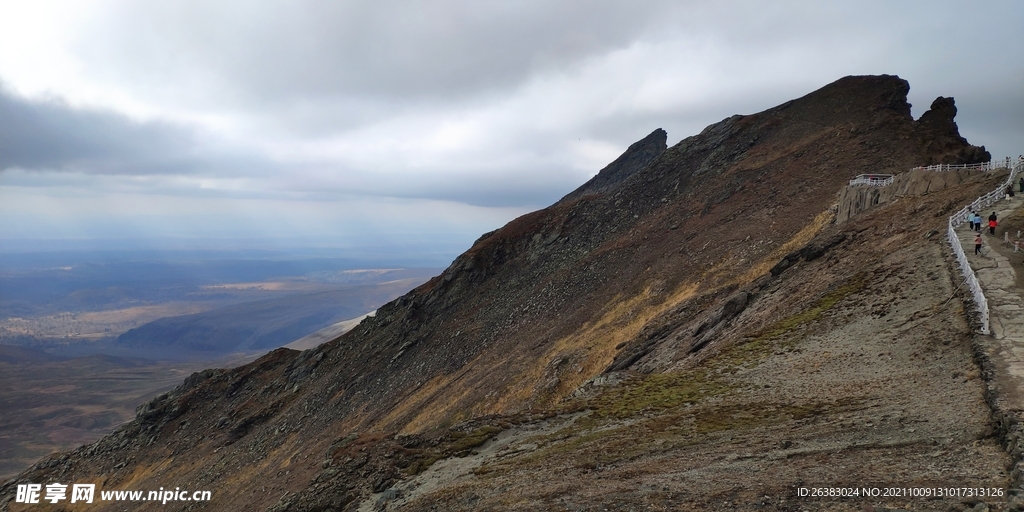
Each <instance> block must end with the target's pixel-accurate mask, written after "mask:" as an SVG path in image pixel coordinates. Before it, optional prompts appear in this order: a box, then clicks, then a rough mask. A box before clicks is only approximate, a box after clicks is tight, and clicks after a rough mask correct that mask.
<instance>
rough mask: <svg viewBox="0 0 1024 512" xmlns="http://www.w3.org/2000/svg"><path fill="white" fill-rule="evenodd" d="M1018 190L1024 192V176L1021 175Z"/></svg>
mask: <svg viewBox="0 0 1024 512" xmlns="http://www.w3.org/2000/svg"><path fill="white" fill-rule="evenodd" d="M1020 191H1021V192H1024V177H1021V179H1020Z"/></svg>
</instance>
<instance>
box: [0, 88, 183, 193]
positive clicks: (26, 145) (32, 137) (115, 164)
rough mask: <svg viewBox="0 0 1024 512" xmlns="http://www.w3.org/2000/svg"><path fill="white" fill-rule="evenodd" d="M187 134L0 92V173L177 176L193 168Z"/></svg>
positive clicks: (173, 128)
mask: <svg viewBox="0 0 1024 512" xmlns="http://www.w3.org/2000/svg"><path fill="white" fill-rule="evenodd" d="M195 145H196V141H195V136H194V133H193V132H192V131H191V130H188V129H185V128H183V127H180V126H174V125H170V124H167V123H160V122H148V123H140V122H135V121H132V120H130V119H129V118H127V117H125V116H124V115H122V114H118V113H115V112H112V111H103V110H95V109H76V108H72V107H70V106H69V105H67V104H66V103H64V102H62V101H60V100H58V99H53V100H50V101H29V100H26V99H24V98H20V97H17V96H15V95H12V94H11V93H10V92H8V91H6V90H5V89H3V88H0V170H5V169H9V168H12V167H19V168H24V169H44V170H75V171H83V172H88V173H98V174H152V173H180V172H183V171H186V170H188V169H190V168H192V167H194V166H196V165H198V163H197V162H195V161H189V159H187V158H185V155H187V154H188V153H189V152H190V151H192V149H193V148H194V147H195Z"/></svg>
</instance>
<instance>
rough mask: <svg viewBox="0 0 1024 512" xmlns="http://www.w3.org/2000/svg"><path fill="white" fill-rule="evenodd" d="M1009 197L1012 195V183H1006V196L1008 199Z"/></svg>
mask: <svg viewBox="0 0 1024 512" xmlns="http://www.w3.org/2000/svg"><path fill="white" fill-rule="evenodd" d="M1011 197H1013V185H1007V186H1006V198H1007V199H1009V198H1011Z"/></svg>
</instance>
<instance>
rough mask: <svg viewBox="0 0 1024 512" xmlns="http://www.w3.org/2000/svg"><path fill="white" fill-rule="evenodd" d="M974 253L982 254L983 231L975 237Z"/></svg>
mask: <svg viewBox="0 0 1024 512" xmlns="http://www.w3.org/2000/svg"><path fill="white" fill-rule="evenodd" d="M974 254H975V255H978V254H981V233H978V234H977V235H976V236H975V237H974Z"/></svg>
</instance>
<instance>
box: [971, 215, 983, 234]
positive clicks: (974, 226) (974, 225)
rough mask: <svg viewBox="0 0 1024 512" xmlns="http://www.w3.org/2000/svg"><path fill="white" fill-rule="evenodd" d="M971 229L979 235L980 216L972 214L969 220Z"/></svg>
mask: <svg viewBox="0 0 1024 512" xmlns="http://www.w3.org/2000/svg"><path fill="white" fill-rule="evenodd" d="M971 228H972V229H974V230H975V231H977V232H978V233H981V215H979V214H978V213H977V212H975V213H974V217H973V218H972V220H971Z"/></svg>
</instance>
